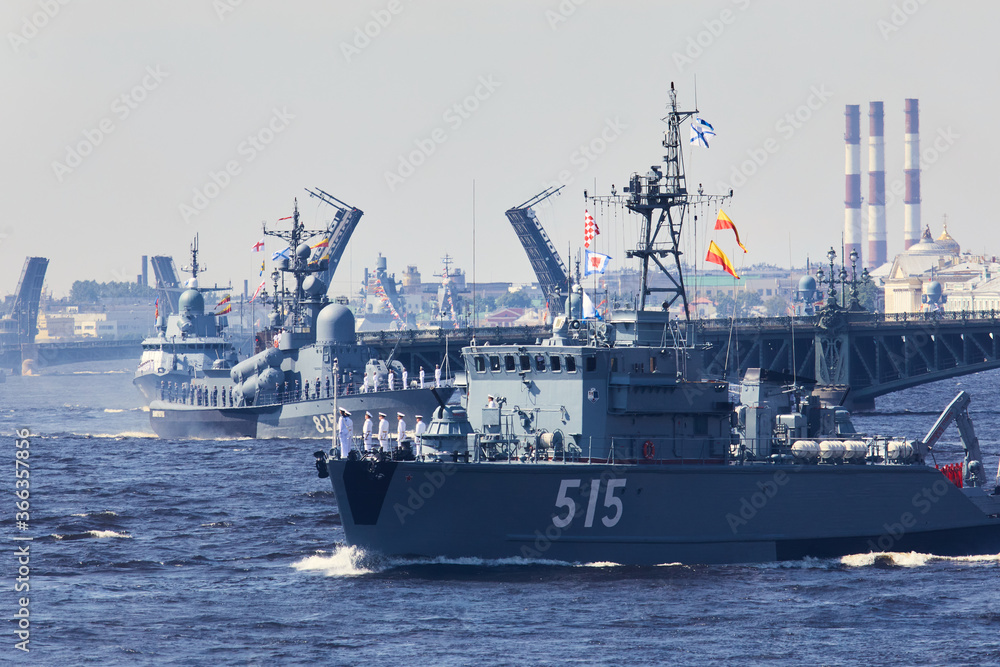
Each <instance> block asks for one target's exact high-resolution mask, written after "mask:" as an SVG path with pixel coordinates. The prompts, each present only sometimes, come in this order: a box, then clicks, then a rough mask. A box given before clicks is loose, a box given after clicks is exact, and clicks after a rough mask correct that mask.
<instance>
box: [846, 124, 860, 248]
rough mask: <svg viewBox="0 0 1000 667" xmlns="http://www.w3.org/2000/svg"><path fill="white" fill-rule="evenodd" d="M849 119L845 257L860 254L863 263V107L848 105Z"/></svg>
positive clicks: (847, 128) (847, 133)
mask: <svg viewBox="0 0 1000 667" xmlns="http://www.w3.org/2000/svg"><path fill="white" fill-rule="evenodd" d="M844 116H845V117H846V119H847V122H846V125H847V127H846V129H845V131H844V140H845V142H846V143H847V157H846V161H845V166H844V174H845V180H846V189H845V194H844V255H845V256H846V257H850V256H851V251H852V250H853V251H856V252H857V253H858V264H860V265H862V266H863V264H862V262H861V255H862V252H861V240H862V232H861V106H860V105H858V104H848V105H847V108H846V110H845V111H844Z"/></svg>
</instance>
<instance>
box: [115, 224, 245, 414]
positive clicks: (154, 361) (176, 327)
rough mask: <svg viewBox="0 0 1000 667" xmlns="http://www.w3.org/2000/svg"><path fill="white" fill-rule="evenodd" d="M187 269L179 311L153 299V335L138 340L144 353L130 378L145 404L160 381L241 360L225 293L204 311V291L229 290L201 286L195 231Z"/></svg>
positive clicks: (173, 381) (178, 381) (182, 379)
mask: <svg viewBox="0 0 1000 667" xmlns="http://www.w3.org/2000/svg"><path fill="white" fill-rule="evenodd" d="M184 270H186V271H188V272H189V273H190V274H191V278H190V279H188V280H187V282H186V283H185V284H186V286H187V289H186V290H184V292H182V293H181V297H180V298H179V299H178V309H177V312H168V311H169V310H170V304H169V303H166V302H165V303H164V304H163V308H162V310H161V308H160V302H159V299H158V300H157V302H156V312H155V314H154V317H155V320H156V335H154V336H150V337H149V338H146V339H145V340H143V341H142V357H141V358H140V359H139V366H138V368H137V369H136V371H135V378H134V379H133V380H132V383H133V384H134V385H135V386H136V388H137V389H138V390H139V393H140V394H141V395H142V397H143V398H144V399H145V401H146V403H147V404H148V403H149V402H150V401H153V400H156V399H158V398H160V394H161V389H160V388H161V386H163V387H166V386H167V384H168V383H169V384H170V385H177V386H181V385H183V384H185V383H190V382H192V381H194V380H195V379H196V378H197V377H199V376H204V373H205V371H206V370H208V369H212V368H215V369H220V368H229V367H231V366H233V365H235V364H236V363H237V362H238V360H239V355H238V353H237V350H236V347H235V346H234V345H233V343H232V340H231V338H230V337H229V336H228V335H227V328H228V326H229V322H228V317H227V316H226V313H228V312H229V310H230V306H229V297H228V295H227V296H226V297H223V299H222V300H221V301H220V302H219V303H218V304H217V305H216V307H215V308H213V309H212V312H205V297H206V296H207V297H208V298H209V299H212V298H213V297H214V295H216V294H219V293H222V292H230V291H231V290H232V287H225V288H218V287H213V288H202V287H201V286H200V285H199V280H198V275H199V273H201V272H202V271H203V270H204V267H202V266H201V265H200V264H199V262H198V237H197V236H196V237H195V239H194V241H193V242H192V243H191V264H190V265H188V266H186V267H184Z"/></svg>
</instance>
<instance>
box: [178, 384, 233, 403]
mask: <svg viewBox="0 0 1000 667" xmlns="http://www.w3.org/2000/svg"><path fill="white" fill-rule="evenodd" d="M160 399H161V400H164V401H170V402H172V403H190V404H191V405H204V406H221V407H226V406H227V405H229V406H230V407H232V406H233V405H235V403H234V402H233V400H234V396H233V388H232V387H229V388H228V391H227V389H225V388H223V389H222V391H221V393H220V391H219V387H212V388H211V389H209V388H208V387H207V386H205V385H196V384H193V383H192V384H190V385H188V384H187V383H186V382H184V383H180V382H167V381H164V380H160Z"/></svg>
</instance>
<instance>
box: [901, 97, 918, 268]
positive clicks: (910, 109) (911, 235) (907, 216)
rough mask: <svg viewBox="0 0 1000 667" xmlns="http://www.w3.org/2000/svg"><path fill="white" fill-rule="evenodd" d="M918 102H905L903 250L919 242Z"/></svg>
mask: <svg viewBox="0 0 1000 667" xmlns="http://www.w3.org/2000/svg"><path fill="white" fill-rule="evenodd" d="M918 102H919V101H918V100H915V99H908V100H906V107H905V111H906V136H905V138H904V141H905V148H904V151H905V153H904V157H903V169H904V172H903V173H904V174H905V175H906V195H905V199H904V200H903V205H904V209H903V211H904V212H903V249H904V250H905V249H907V248H909V247H910V246H911V245H913V244H914V243H917V242H918V241H920V111H919V104H918Z"/></svg>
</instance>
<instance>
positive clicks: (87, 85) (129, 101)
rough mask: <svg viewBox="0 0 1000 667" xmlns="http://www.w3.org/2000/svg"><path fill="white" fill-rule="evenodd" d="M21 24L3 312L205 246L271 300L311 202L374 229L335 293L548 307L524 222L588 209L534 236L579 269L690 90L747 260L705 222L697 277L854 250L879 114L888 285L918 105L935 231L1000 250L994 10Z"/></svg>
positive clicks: (226, 15) (415, 13)
mask: <svg viewBox="0 0 1000 667" xmlns="http://www.w3.org/2000/svg"><path fill="white" fill-rule="evenodd" d="M0 16H3V25H4V26H5V28H6V30H5V34H6V37H7V46H6V48H5V49H4V55H3V57H2V58H0V68H2V70H0V71H2V72H3V76H4V79H5V80H6V81H7V83H8V90H9V91H11V92H10V96H9V100H10V101H9V102H8V119H7V120H8V122H7V124H6V125H5V128H4V130H3V132H2V137H3V138H2V150H3V151H4V153H5V154H6V155H8V156H9V158H8V160H5V161H4V166H3V176H4V179H5V182H6V184H7V187H5V188H4V191H3V195H2V196H0V211H2V213H3V220H2V221H0V260H2V261H3V262H4V265H5V266H6V267H7V269H6V270H5V271H4V272H2V275H0V293H3V294H7V293H10V292H12V291H13V290H14V288H15V285H16V282H17V278H18V275H19V270H20V266H21V265H22V263H23V261H24V257H25V256H28V255H38V256H44V257H48V258H49V259H50V260H51V261H50V264H49V271H48V275H47V285H48V287H49V289H50V290H51V291H52V292H53V294H54V295H55V296H57V297H58V296H61V295H64V294H66V293H68V291H69V288H70V285H71V284H72V282H73V281H74V280H97V281H99V282H108V281H113V280H127V281H134V280H135V276H136V274H137V273H138V272H139V269H138V258H139V256H140V255H143V254H145V255H156V254H163V255H172V256H173V257H174V259H175V262H176V263H177V265H178V266H181V265H183V264H185V263H186V260H187V254H188V246H189V245H190V242H191V240H192V238H193V237H194V235H195V234H199V235H200V245H201V259H202V261H203V262H204V263H205V264H206V265H207V266H208V269H209V270H208V272H207V273H206V274H205V277H204V278H205V280H206V281H207V282H209V283H215V282H218V283H220V284H223V283H227V282H229V281H232V283H233V285H234V287H237V286H238V287H239V288H241V287H242V281H243V280H244V279H246V280H249V281H250V286H251V291H252V289H253V287H255V286H256V284H257V283H258V282H259V280H260V279H259V278H258V277H257V276H258V272H259V269H260V258H261V254H255V253H251V247H252V246H253V245H254V244H255V243H256V242H257V241H258V240H259V239H260V238H261V236H262V234H261V227H260V225H261V222H262V221H266V222H267V223H268V226H269V228H273V227H274V226H275V225H276V224H278V222H277V221H278V219H279V218H282V217H285V216H287V215H290V213H291V210H292V206H293V200H294V199H296V198H297V199H298V203H299V208H300V211H301V212H302V215H303V220H304V222H305V223H306V225H307V226H308V227H320V226H323V225H324V224H325V222H326V221H327V220H328V219H329V215H330V213H331V211H330V210H329V209H328V208H327V207H326V206H325V205H324V204H322V203H320V202H318V201H316V200H313V199H311V198H309V197H308V195H307V194H306V192H305V189H304V188H307V187H309V188H314V187H320V188H322V189H323V190H325V191H327V192H329V193H331V194H333V195H335V196H337V197H338V198H340V199H342V200H343V201H345V202H347V203H349V204H351V205H353V206H356V207H358V208H360V209H362V210H363V211H364V212H365V215H364V217H363V218H362V219H361V222H360V224H359V226H358V229H357V231H356V232H355V234H354V236H353V238H352V241H351V243H350V245H349V246H348V249H347V252H346V253H345V255H344V257H343V260H342V261H341V264H340V267H339V269H338V272H337V276H336V278H335V289H336V290H337V291H338V292H339V293H343V294H347V293H348V292H353V291H355V290H356V289H357V288H358V287H359V286H360V280H361V274H362V270H363V268H364V267H366V266H367V267H368V268H369V269H371V268H372V267H373V266H374V263H375V258H376V256H377V254H378V253H382V254H383V255H385V256H386V257H387V258H388V260H389V262H390V264H391V266H393V267H395V270H394V272H395V273H397V275H400V274H401V273H402V271H403V270H404V269H405V267H406V266H407V265H417V266H418V267H420V269H421V271H422V272H425V273H429V272H436V270H437V268H438V267H439V265H440V258H441V257H442V256H443V255H444V254H446V253H447V254H449V255H451V256H453V257H455V258H456V266H458V267H460V268H462V269H463V270H465V272H466V274H467V276H468V279H469V281H470V282H471V281H472V280H473V279H475V280H476V281H477V282H499V281H508V282H512V283H529V282H533V281H534V280H535V277H534V275H533V273H532V272H531V268H530V265H529V263H528V260H527V257H526V256H525V254H524V252H523V250H522V248H521V246H520V244H519V243H518V241H517V238H516V235H515V234H514V232H513V230H512V228H511V226H510V224H509V223H508V221H507V220H506V218H505V217H504V215H503V212H504V211H505V210H506V209H508V208H510V207H513V206H515V205H518V204H520V203H522V202H524V201H526V200H528V199H529V198H530V197H532V196H534V195H535V194H537V193H538V192H540V191H542V190H543V189H544V188H546V187H548V186H550V185H553V184H564V185H565V186H566V187H565V188H564V189H563V191H562V193H561V195H560V196H558V197H551V198H549V199H548V200H546V202H545V203H543V205H541V206H540V207H538V209H536V210H537V211H538V213H539V218H540V219H541V221H542V224H543V225H544V226H545V229H546V231H547V232H548V234H549V236H550V237H551V238H552V241H553V244H554V245H555V247H556V248H557V250H558V251H559V253H560V255H561V256H562V258H563V260H564V262H567V263H569V262H568V259H569V258H567V256H566V252H567V248H568V247H569V248H571V249H572V250H571V252H573V253H575V252H576V251H577V249H579V248H580V247H581V246H582V243H583V224H584V209H585V207H586V206H587V205H586V204H585V202H584V199H583V190H585V189H586V190H588V191H590V193H593V192H594V191H595V190H594V188H595V183H596V191H597V192H598V193H600V194H608V193H609V191H610V188H611V185H612V184H615V185H616V187H617V188H618V190H619V191H620V190H621V188H622V186H623V185H624V184H625V183H626V181H627V179H628V177H629V175H630V174H631V173H632V172H635V171H638V172H640V173H644V172H645V170H647V169H648V168H649V166H650V165H651V164H655V163H658V162H659V161H660V159H661V156H662V153H663V149H662V147H661V146H660V141H661V140H662V132H663V130H664V129H665V127H666V126H665V125H664V124H663V123H662V122H661V121H660V119H661V118H662V117H663V116H664V115H665V107H666V105H667V103H668V101H669V100H668V92H669V87H670V84H671V82H674V84H675V86H676V88H677V90H678V101H679V105H680V106H681V108H683V109H693V108H694V107H695V95H697V106H698V108H699V109H700V114H699V115H700V116H701V117H702V118H704V119H705V120H707V121H709V122H710V123H711V124H712V125H713V126H714V128H715V132H716V136H715V137H712V138H711V139H710V147H709V148H702V147H691V146H689V145H685V149H684V159H685V163H686V168H687V175H688V183H689V186H690V187H691V189H695V188H696V187H697V186H698V184H702V185H703V186H704V188H705V190H706V191H710V192H725V191H726V190H728V189H729V188H732V189H733V190H734V197H733V199H732V201H730V202H729V203H727V204H726V205H725V207H724V208H725V210H726V212H727V213H728V214H729V216H730V217H731V218H732V219H733V220H734V221H735V223H736V225H738V226H739V229H740V235H741V237H742V239H743V240H744V242H745V244H746V246H747V248H748V250H749V252H748V253H747V254H746V255H744V254H743V253H742V251H739V249H738V248H737V247H736V246H735V244H734V243H732V241H731V239H730V238H728V237H717V236H716V235H715V233H714V232H713V231H712V229H711V223H713V222H714V220H715V214H716V210H715V209H714V208H712V209H707V208H706V209H703V210H702V209H699V210H694V211H692V212H691V213H692V214H694V215H697V216H698V220H697V222H695V220H694V218H693V215H690V216H689V218H688V224H687V226H686V232H685V238H684V241H685V251H686V252H687V254H686V255H685V259H686V260H688V261H692V260H693V259H695V260H697V263H698V267H699V271H701V270H702V269H703V268H704V267H703V262H702V261H701V260H702V257H703V255H704V252H705V248H706V246H707V243H708V241H709V240H710V239H715V240H717V242H718V243H719V244H720V246H721V247H722V248H723V250H724V251H725V252H726V253H728V254H729V257H730V258H732V259H733V261H734V263H735V264H736V267H737V269H740V268H741V266H743V264H742V263H743V262H745V264H746V265H750V264H757V263H767V264H775V265H778V266H789V264H792V265H795V266H802V265H804V264H805V261H806V257H807V256H808V257H811V258H812V259H813V260H816V259H817V258H821V257H825V253H826V251H827V250H828V249H829V247H830V246H834V247H839V245H840V243H841V235H842V232H843V228H844V185H843V183H844V137H843V134H844V106H845V105H846V104H859V105H861V108H862V146H866V145H867V107H868V103H869V102H870V101H883V102H884V103H885V144H886V149H885V156H886V184H887V190H888V202H887V207H886V218H887V230H888V252H889V257H890V259H891V257H892V256H893V255H895V254H896V253H898V252H901V251H902V248H903V240H902V236H903V204H902V196H901V194H899V195H895V194H894V193H893V188H894V185H895V184H896V183H897V182H898V183H899V184H902V183H903V182H904V178H903V137H904V130H903V104H904V99H906V98H916V99H919V100H920V112H921V133H920V141H921V149H922V150H921V153H922V158H923V159H922V164H921V167H922V174H921V180H922V190H923V192H922V200H923V201H922V208H923V224H924V225H930V227H931V230H932V232H933V234H934V236H935V237H937V236H938V235H939V234H940V230H941V221H942V218H943V216H944V215H947V216H948V223H949V231H950V232H951V234H952V235H953V236H954V237H955V239H956V240H958V241H959V243H961V244H962V246H963V249H966V250H970V251H972V252H974V253H981V254H996V253H997V251H998V249H1000V231H997V230H994V229H993V228H991V227H990V226H988V225H982V224H981V223H980V218H981V217H983V216H985V215H988V206H989V204H988V203H987V201H986V200H985V198H983V197H977V196H976V194H977V193H979V192H987V193H988V192H989V191H990V190H989V187H990V185H991V184H992V178H991V177H992V176H993V172H994V167H993V165H992V162H993V161H992V156H993V155H994V154H996V153H997V149H998V146H997V144H998V142H1000V139H998V138H997V136H996V134H995V133H993V132H991V131H990V129H991V122H990V121H991V120H992V118H991V116H990V110H991V109H992V108H993V107H994V106H995V103H996V101H997V99H996V98H997V97H998V96H1000V93H997V92H996V91H994V90H992V89H991V87H990V86H988V85H983V83H984V82H985V81H988V80H989V76H990V75H991V74H992V72H993V71H994V69H995V68H994V67H992V65H995V64H996V63H997V61H998V60H1000V49H998V47H997V46H995V45H994V44H993V42H992V39H991V35H990V32H989V31H990V30H991V26H992V24H993V23H994V21H993V20H992V19H996V18H998V17H1000V7H994V6H993V5H992V4H990V3H986V2H960V3H951V4H949V5H947V6H945V5H944V4H943V3H920V2H917V1H916V0H909V1H900V2H875V3H865V2H848V3H839V4H837V5H835V6H833V5H830V4H829V3H814V2H809V3H795V4H787V5H786V4H783V3H771V4H768V5H763V4H761V5H758V3H752V2H750V1H749V0H723V1H719V2H710V3H705V2H677V3H670V4H668V5H666V4H665V5H662V6H660V5H651V4H650V3H639V2H623V3H614V4H612V3H607V2H598V1H597V0H590V1H588V2H581V1H580V0H562V1H561V2H558V1H552V2H542V3H537V2H527V1H518V2H510V3H504V5H502V6H501V5H494V4H487V5H475V6H472V5H467V4H465V3H458V2H442V3H437V4H436V5H435V6H434V7H430V6H427V5H421V4H417V3H412V4H411V3H410V2H406V1H404V0H398V1H397V0H388V1H383V2H365V3H352V4H351V5H350V6H343V7H342V6H336V7H333V6H328V5H326V4H324V3H319V2H296V3H291V4H286V5H283V6H281V7H279V6H274V5H270V4H266V3H255V2H251V1H250V0H246V1H239V0H216V1H214V2H194V1H193V0H188V1H182V2H176V3H170V5H169V6H142V7H136V6H134V5H133V3H125V2H109V3H105V4H104V5H103V6H102V7H101V8H93V7H89V6H86V5H82V4H76V3H67V4H63V3H62V2H59V0H34V1H25V2H21V1H18V2H11V3H7V4H6V5H5V6H4V8H3V10H0ZM682 139H683V140H684V141H685V142H686V140H687V136H686V128H685V135H684V136H682ZM863 152H864V153H866V151H863ZM867 169H868V166H867V156H866V155H865V156H863V160H862V173H863V174H867ZM473 192H475V195H474V196H473ZM862 196H863V197H864V198H865V209H867V198H868V192H867V186H866V185H865V186H863V187H862ZM474 198H475V201H474ZM591 209H593V210H591V213H593V214H594V215H595V218H596V221H597V223H598V225H599V226H600V229H601V232H602V233H601V235H600V236H598V237H597V239H596V249H597V250H598V251H600V252H604V253H607V254H609V255H611V256H612V258H613V259H612V268H617V267H626V268H634V266H635V265H634V264H631V263H629V262H626V260H625V249H626V248H627V247H631V244H632V243H634V241H635V237H636V234H637V229H636V225H635V223H634V220H631V219H629V218H628V217H627V216H625V215H624V214H623V213H622V212H621V211H620V210H615V209H610V208H607V207H594V206H593V205H591ZM473 220H474V221H475V245H474V244H473ZM863 225H864V227H865V228H867V210H866V215H865V219H864V222H863ZM268 240H269V244H268V246H267V249H266V251H265V253H264V255H266V257H267V259H268V263H267V267H266V271H267V272H268V273H269V272H270V271H271V268H272V265H271V262H270V256H271V254H272V252H273V251H274V250H276V249H277V248H275V247H273V243H270V241H271V239H268Z"/></svg>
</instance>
